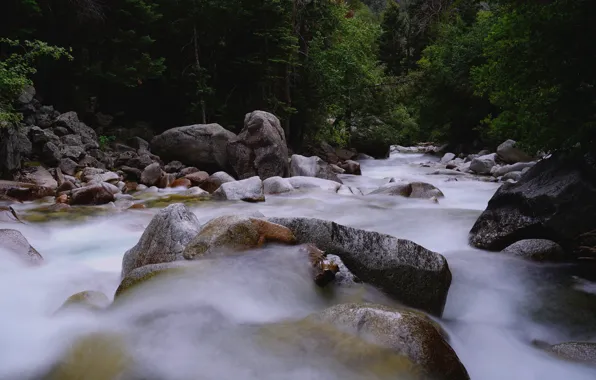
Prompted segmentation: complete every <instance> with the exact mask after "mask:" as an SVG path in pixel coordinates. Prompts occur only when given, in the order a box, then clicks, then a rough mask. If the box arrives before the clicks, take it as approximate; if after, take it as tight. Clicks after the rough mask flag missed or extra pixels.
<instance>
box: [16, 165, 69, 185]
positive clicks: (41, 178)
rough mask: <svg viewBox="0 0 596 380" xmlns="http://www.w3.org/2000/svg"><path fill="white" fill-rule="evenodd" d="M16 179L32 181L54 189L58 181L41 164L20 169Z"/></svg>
mask: <svg viewBox="0 0 596 380" xmlns="http://www.w3.org/2000/svg"><path fill="white" fill-rule="evenodd" d="M15 180H16V181H20V182H25V183H33V184H35V185H37V186H40V187H45V188H47V189H52V190H56V188H57V187H58V182H57V181H56V180H55V179H54V176H52V174H51V173H50V172H49V171H48V170H47V169H46V168H44V167H43V166H34V167H31V168H26V169H22V170H21V171H20V172H19V173H18V174H17V175H16V176H15Z"/></svg>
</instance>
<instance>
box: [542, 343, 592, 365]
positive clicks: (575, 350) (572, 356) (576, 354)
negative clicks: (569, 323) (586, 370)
mask: <svg viewBox="0 0 596 380" xmlns="http://www.w3.org/2000/svg"><path fill="white" fill-rule="evenodd" d="M548 351H550V352H552V353H553V354H555V355H557V356H558V357H560V358H562V359H566V360H571V361H576V362H584V363H592V364H596V343H593V342H568V343H559V344H555V345H554V346H551V347H550V349H549V350H548Z"/></svg>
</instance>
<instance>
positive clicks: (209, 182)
mask: <svg viewBox="0 0 596 380" xmlns="http://www.w3.org/2000/svg"><path fill="white" fill-rule="evenodd" d="M191 181H192V180H191ZM234 181H236V180H235V179H234V177H232V176H231V175H229V174H228V173H226V172H217V173H213V174H211V175H210V176H209V178H207V179H206V180H204V181H203V182H201V184H200V185H199V186H200V187H201V189H203V190H205V191H208V192H209V193H211V194H213V193H214V192H215V191H216V190H217V189H219V187H220V186H221V185H222V184H224V183H228V182H234Z"/></svg>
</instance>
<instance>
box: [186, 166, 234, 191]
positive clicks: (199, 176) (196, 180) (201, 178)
mask: <svg viewBox="0 0 596 380" xmlns="http://www.w3.org/2000/svg"><path fill="white" fill-rule="evenodd" d="M184 178H186V179H187V180H189V181H190V182H191V183H192V185H193V186H200V185H201V184H202V183H203V182H205V181H206V180H207V179H208V178H209V174H208V173H207V172H203V171H197V172H193V173H190V174H187V175H186V176H185V177H184ZM232 180H233V178H232ZM220 185H221V183H220ZM218 187H219V186H218ZM215 190H217V189H215ZM215 190H213V191H215Z"/></svg>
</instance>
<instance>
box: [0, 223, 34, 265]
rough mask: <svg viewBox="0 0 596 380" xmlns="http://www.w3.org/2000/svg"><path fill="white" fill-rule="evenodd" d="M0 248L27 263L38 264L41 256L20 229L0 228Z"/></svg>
mask: <svg viewBox="0 0 596 380" xmlns="http://www.w3.org/2000/svg"><path fill="white" fill-rule="evenodd" d="M0 250H1V251H6V252H8V253H10V254H13V255H15V256H16V257H18V258H19V259H21V260H24V261H25V262H26V263H28V264H40V263H42V262H43V257H41V255H40V254H39V252H37V250H36V249H35V248H33V247H32V246H31V245H30V244H29V242H28V241H27V239H26V238H25V237H24V236H23V234H22V233H21V232H20V231H17V230H11V229H0Z"/></svg>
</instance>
